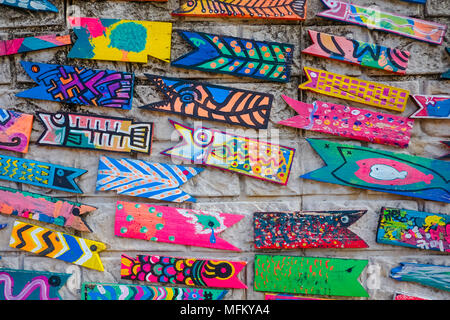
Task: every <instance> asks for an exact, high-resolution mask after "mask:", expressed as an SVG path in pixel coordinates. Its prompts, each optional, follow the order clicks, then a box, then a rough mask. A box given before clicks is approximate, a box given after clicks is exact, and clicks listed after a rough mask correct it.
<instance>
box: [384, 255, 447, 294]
mask: <svg viewBox="0 0 450 320" xmlns="http://www.w3.org/2000/svg"><path fill="white" fill-rule="evenodd" d="M389 276H390V277H391V278H392V279H395V280H398V281H409V282H417V283H420V284H422V285H424V286H430V287H434V288H437V289H440V290H445V291H450V267H448V266H442V265H433V264H421V263H411V262H400V265H399V266H397V267H395V268H393V269H392V270H391V273H390V275H389Z"/></svg>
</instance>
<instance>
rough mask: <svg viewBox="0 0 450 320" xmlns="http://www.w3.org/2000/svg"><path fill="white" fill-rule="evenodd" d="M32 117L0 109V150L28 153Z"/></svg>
mask: <svg viewBox="0 0 450 320" xmlns="http://www.w3.org/2000/svg"><path fill="white" fill-rule="evenodd" d="M32 130H33V115H32V114H26V113H21V112H16V111H12V110H6V109H0V149H5V150H11V151H16V152H21V153H27V152H28V146H29V144H30V136H31V131H32Z"/></svg>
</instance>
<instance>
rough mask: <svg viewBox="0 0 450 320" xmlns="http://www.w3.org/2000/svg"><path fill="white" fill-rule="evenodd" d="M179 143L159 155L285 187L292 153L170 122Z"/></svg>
mask: <svg viewBox="0 0 450 320" xmlns="http://www.w3.org/2000/svg"><path fill="white" fill-rule="evenodd" d="M169 121H170V123H171V124H172V125H173V126H174V128H175V129H176V130H177V131H178V133H179V134H180V136H181V138H182V139H181V141H180V142H179V143H178V144H177V145H175V146H173V147H171V148H169V149H166V150H164V151H162V152H161V154H163V155H166V156H170V157H175V158H178V159H182V160H190V161H191V162H193V163H201V164H205V165H208V166H211V167H214V168H219V169H223V170H228V171H232V172H237V173H240V174H243V175H246V176H249V177H251V178H256V179H261V180H264V181H269V182H273V183H278V184H282V185H286V184H287V182H288V179H289V173H290V171H291V166H292V162H293V159H294V154H295V149H294V148H289V147H285V146H281V145H278V144H273V143H270V142H266V141H261V140H257V139H251V138H247V137H243V136H238V135H234V134H230V133H227V132H224V131H219V130H216V129H209V128H205V127H196V128H190V127H188V126H185V125H182V124H181V123H178V122H175V121H173V120H169Z"/></svg>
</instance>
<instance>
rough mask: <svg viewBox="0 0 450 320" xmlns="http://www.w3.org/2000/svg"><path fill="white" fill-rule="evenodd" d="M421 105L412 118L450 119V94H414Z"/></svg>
mask: <svg viewBox="0 0 450 320" xmlns="http://www.w3.org/2000/svg"><path fill="white" fill-rule="evenodd" d="M412 97H413V99H414V101H415V102H416V103H417V105H418V106H419V110H417V111H416V112H414V113H413V114H412V115H411V116H410V118H424V119H450V96H444V95H442V96H431V95H421V94H414V95H412Z"/></svg>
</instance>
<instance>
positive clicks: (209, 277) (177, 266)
mask: <svg viewBox="0 0 450 320" xmlns="http://www.w3.org/2000/svg"><path fill="white" fill-rule="evenodd" d="M246 265H247V262H244V261H226V260H203V259H195V258H175V257H165V256H154V255H152V256H144V255H138V256H137V257H136V259H134V258H131V257H129V256H127V255H122V266H121V270H120V275H121V277H122V279H127V280H140V281H147V282H155V283H158V282H159V283H170V284H175V285H177V284H181V285H186V286H201V287H210V288H234V289H247V286H246V285H245V284H244V283H243V282H242V281H241V280H239V279H238V277H237V275H238V274H239V272H241V270H242V269H243V268H244V267H245V266H246Z"/></svg>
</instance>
